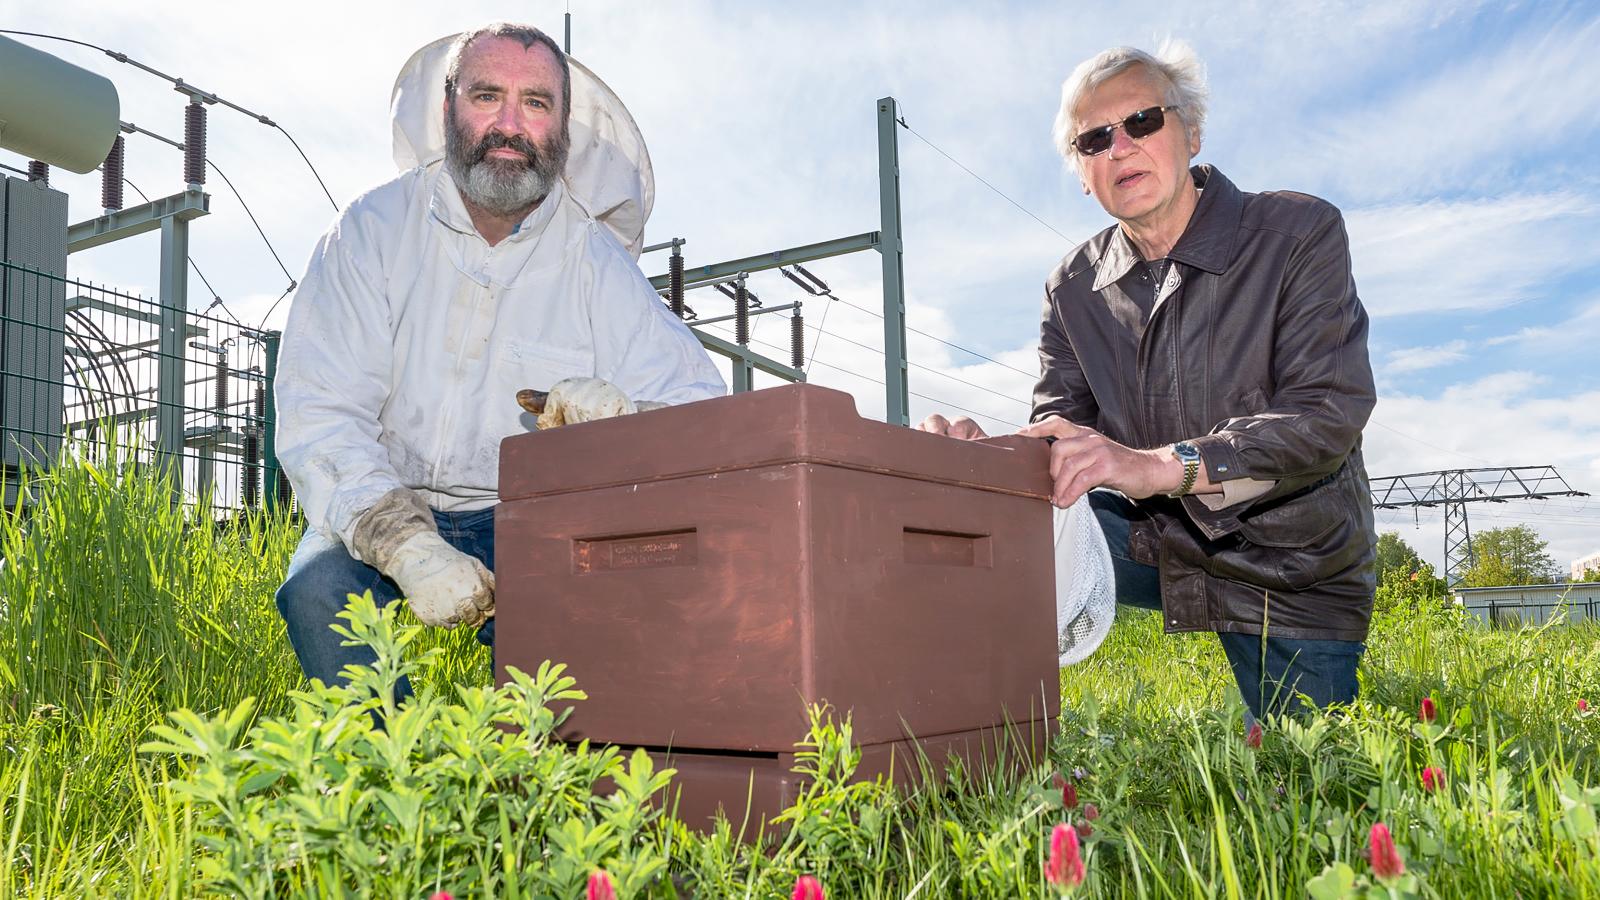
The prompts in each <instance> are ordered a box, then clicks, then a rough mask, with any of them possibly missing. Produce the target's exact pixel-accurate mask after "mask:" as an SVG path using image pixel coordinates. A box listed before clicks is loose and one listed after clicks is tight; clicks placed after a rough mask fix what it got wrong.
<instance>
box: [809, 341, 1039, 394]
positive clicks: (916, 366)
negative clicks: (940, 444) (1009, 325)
mask: <svg viewBox="0 0 1600 900" xmlns="http://www.w3.org/2000/svg"><path fill="white" fill-rule="evenodd" d="M817 331H818V332H820V333H821V334H825V335H827V336H828V337H831V338H838V339H839V340H841V341H844V342H845V343H847V344H851V345H853V346H856V347H860V348H861V349H863V350H870V351H872V352H873V353H876V354H878V355H879V356H882V355H883V351H882V350H879V349H878V348H877V347H873V346H870V345H867V344H863V343H861V342H860V341H854V340H851V339H850V338H847V337H845V336H844V335H842V334H836V333H834V332H832V331H823V330H822V328H821V327H820V326H818V328H817ZM906 363H907V364H908V365H910V366H911V367H912V368H914V369H921V370H922V371H924V372H930V373H932V374H934V375H938V376H940V377H941V378H948V379H950V380H951V381H954V382H956V383H957V384H964V385H966V386H967V387H970V388H976V389H977V390H980V391H984V392H985V393H989V394H993V395H995V396H996V397H999V398H1000V399H1002V400H1007V401H1010V402H1012V403H1020V404H1022V405H1023V406H1026V407H1028V408H1029V409H1032V408H1033V402H1032V401H1031V400H1022V399H1019V398H1017V397H1013V396H1011V395H1010V394H1002V393H1001V392H999V391H997V390H995V389H993V388H988V387H984V386H983V385H981V384H977V383H974V382H971V381H968V380H966V379H965V378H957V377H956V376H954V375H951V374H950V373H949V372H943V371H940V370H938V369H935V368H931V367H929V366H925V365H922V364H921V363H915V362H911V361H910V360H906Z"/></svg>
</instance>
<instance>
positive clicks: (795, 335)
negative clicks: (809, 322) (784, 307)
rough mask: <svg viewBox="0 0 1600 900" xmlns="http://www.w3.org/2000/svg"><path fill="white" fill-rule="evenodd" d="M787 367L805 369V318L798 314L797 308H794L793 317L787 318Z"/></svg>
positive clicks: (798, 308)
mask: <svg viewBox="0 0 1600 900" xmlns="http://www.w3.org/2000/svg"><path fill="white" fill-rule="evenodd" d="M789 367H790V368H793V369H803V368H805V367H806V317H805V316H802V315H801V314H800V307H799V306H796V307H795V308H794V315H792V316H790V317H789Z"/></svg>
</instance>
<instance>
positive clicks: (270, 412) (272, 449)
mask: <svg viewBox="0 0 1600 900" xmlns="http://www.w3.org/2000/svg"><path fill="white" fill-rule="evenodd" d="M282 340H283V332H281V331H268V332H265V333H264V335H263V337H262V344H263V345H264V346H265V349H266V353H267V371H266V379H267V384H266V394H267V402H266V409H264V410H263V416H262V420H261V500H262V503H261V505H262V506H263V507H265V508H266V510H267V511H268V512H272V511H274V510H276V509H277V508H278V502H279V501H280V500H282V499H283V498H282V497H279V496H278V395H277V391H276V390H275V388H276V387H277V377H278V344H279V342H281V341H282Z"/></svg>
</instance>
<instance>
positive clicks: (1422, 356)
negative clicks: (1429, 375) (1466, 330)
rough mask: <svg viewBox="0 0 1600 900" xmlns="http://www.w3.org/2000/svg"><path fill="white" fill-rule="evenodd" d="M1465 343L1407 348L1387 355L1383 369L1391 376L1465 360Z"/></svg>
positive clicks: (1452, 342) (1454, 342) (1455, 342)
mask: <svg viewBox="0 0 1600 900" xmlns="http://www.w3.org/2000/svg"><path fill="white" fill-rule="evenodd" d="M1466 350H1467V342H1466V341H1451V342H1450V343H1448V344H1442V345H1440V346H1437V347H1408V348H1406V349H1404V350H1394V351H1391V352H1390V353H1389V357H1388V360H1387V361H1386V362H1385V363H1384V365H1383V369H1384V371H1385V372H1387V373H1388V374H1391V375H1397V374H1400V373H1404V372H1420V371H1422V370H1423V369H1433V368H1437V367H1439V366H1443V365H1448V364H1450V363H1454V362H1460V361H1461V360H1463V359H1466V357H1467V354H1466Z"/></svg>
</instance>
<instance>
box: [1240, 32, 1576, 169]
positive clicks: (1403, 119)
mask: <svg viewBox="0 0 1600 900" xmlns="http://www.w3.org/2000/svg"><path fill="white" fill-rule="evenodd" d="M1501 28H1502V35H1501V36H1499V37H1497V38H1496V39H1492V40H1489V41H1486V42H1485V43H1484V44H1483V45H1482V46H1483V48H1484V49H1483V52H1479V53H1472V54H1469V55H1464V56H1463V55H1455V56H1452V57H1449V58H1447V59H1448V61H1447V62H1446V63H1445V64H1443V65H1434V66H1430V65H1429V63H1427V62H1423V63H1422V65H1423V67H1424V68H1423V69H1422V70H1421V71H1418V70H1416V69H1410V70H1408V69H1406V68H1405V65H1406V63H1405V62H1404V61H1403V59H1402V58H1399V57H1396V58H1393V59H1390V60H1388V61H1387V62H1388V64H1389V65H1390V66H1396V64H1397V63H1398V67H1396V68H1393V69H1390V70H1389V71H1385V70H1384V69H1383V68H1382V67H1376V66H1375V67H1374V68H1373V69H1369V70H1367V71H1366V72H1365V74H1366V76H1367V77H1372V76H1374V75H1376V76H1378V78H1379V79H1380V81H1379V83H1378V84H1377V86H1376V87H1375V88H1372V87H1370V86H1368V87H1366V88H1365V89H1364V90H1357V91H1351V92H1349V93H1347V94H1345V95H1343V96H1329V97H1324V98H1322V99H1321V102H1317V103H1315V104H1314V105H1312V106H1311V113H1312V114H1311V115H1310V116H1308V117H1307V119H1306V120H1305V122H1304V123H1303V127H1300V128H1297V129H1295V130H1294V131H1292V132H1290V133H1289V134H1288V135H1287V137H1288V140H1287V141H1284V142H1281V143H1275V144H1273V145H1271V146H1270V148H1265V147H1264V148H1258V151H1259V152H1258V153H1256V154H1253V155H1255V156H1257V157H1258V158H1261V157H1267V158H1268V160H1267V161H1269V162H1270V161H1271V159H1272V158H1275V159H1276V160H1277V165H1275V166H1274V168H1276V169H1278V170H1280V171H1282V172H1285V173H1286V174H1289V175H1290V176H1291V177H1290V179H1289V180H1288V183H1291V184H1318V185H1325V186H1326V188H1325V189H1326V190H1329V191H1331V192H1333V193H1336V194H1337V195H1339V196H1341V197H1346V198H1354V199H1360V200H1364V201H1384V200H1392V199H1394V198H1402V197H1415V196H1418V195H1421V196H1433V195H1439V194H1444V193H1451V192H1457V191H1461V190H1464V189H1465V190H1473V191H1477V192H1499V191H1503V190H1505V187H1506V185H1507V184H1508V183H1510V184H1518V183H1525V184H1529V185H1534V186H1536V187H1538V188H1540V189H1545V190H1548V189H1549V188H1550V186H1552V185H1561V184H1571V183H1573V182H1575V181H1576V182H1578V183H1583V182H1584V181H1585V180H1586V179H1587V180H1592V175H1591V174H1589V173H1587V172H1586V171H1585V170H1586V169H1587V168H1588V167H1587V166H1585V165H1584V164H1583V163H1582V161H1581V159H1580V158H1578V157H1574V156H1570V155H1568V154H1566V153H1564V152H1562V150H1563V148H1572V147H1573V146H1575V145H1576V144H1581V143H1582V142H1583V141H1584V140H1585V138H1586V137H1587V136H1589V135H1592V134H1593V133H1594V132H1595V130H1596V128H1597V126H1600V93H1596V92H1595V91H1594V90H1593V89H1592V87H1593V85H1595V84H1597V83H1600V55H1596V54H1595V53H1594V51H1593V48H1594V46H1595V45H1596V43H1597V42H1600V21H1589V22H1561V23H1558V24H1555V25H1553V26H1549V27H1543V28H1528V29H1524V30H1521V31H1518V30H1515V29H1514V28H1510V29H1507V28H1505V26H1503V25H1502V26H1501ZM1404 44H1405V38H1404V37H1403V33H1393V34H1389V35H1386V36H1383V37H1381V38H1379V39H1378V40H1376V41H1375V45H1374V46H1375V49H1378V50H1379V51H1380V52H1382V51H1384V50H1388V51H1390V52H1393V51H1395V50H1398V49H1400V48H1401V47H1402V46H1404ZM1424 46H1425V45H1424ZM1405 49H1406V50H1407V51H1410V52H1411V54H1412V57H1411V58H1413V59H1415V58H1417V57H1418V56H1422V55H1421V54H1416V53H1415V49H1414V48H1412V47H1405ZM1422 58H1424V59H1426V56H1422ZM1385 76H1388V77H1385ZM1334 77H1335V78H1337V76H1334ZM1369 93H1375V94H1376V96H1375V97H1369V96H1367V94H1369ZM1330 107H1332V108H1333V109H1334V110H1335V111H1333V112H1331V113H1330V112H1329V111H1328V110H1329V108H1330ZM1549 152H1557V153H1560V154H1561V155H1560V156H1558V157H1557V158H1556V159H1555V160H1553V161H1552V163H1551V164H1548V165H1541V166H1538V167H1537V168H1530V167H1527V166H1525V165H1524V164H1523V161H1524V160H1525V159H1526V158H1527V157H1528V156H1529V155H1532V154H1543V153H1549Z"/></svg>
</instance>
